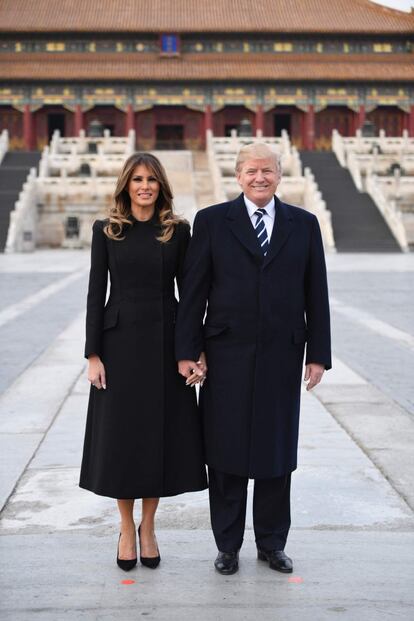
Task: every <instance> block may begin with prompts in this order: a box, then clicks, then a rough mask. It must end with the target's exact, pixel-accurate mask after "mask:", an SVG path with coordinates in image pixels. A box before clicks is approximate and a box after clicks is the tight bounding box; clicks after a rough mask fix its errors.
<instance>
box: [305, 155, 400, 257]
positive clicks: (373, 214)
mask: <svg viewBox="0 0 414 621" xmlns="http://www.w3.org/2000/svg"><path fill="white" fill-rule="evenodd" d="M301 160H302V163H303V165H304V166H308V167H309V168H310V169H311V171H312V173H313V175H314V176H315V179H316V182H317V184H318V186H319V189H320V191H321V192H322V196H323V198H324V200H325V202H326V206H327V208H328V209H329V211H330V212H331V214H332V227H333V232H334V236H335V243H336V248H337V250H338V251H339V252H400V247H399V245H398V244H397V242H396V240H395V238H394V236H393V234H392V233H391V231H390V229H389V228H388V225H387V223H386V222H385V220H384V218H383V217H382V215H381V213H380V212H379V210H378V208H377V206H376V205H375V203H374V201H373V200H372V199H371V197H370V196H369V195H368V194H367V193H365V192H359V191H358V190H357V188H356V187H355V184H354V182H353V180H352V177H351V175H350V173H349V171H348V170H346V169H345V168H342V166H341V165H340V164H339V162H338V160H337V158H336V156H335V154H334V153H330V152H317V151H307V152H306V151H305V152H302V153H301Z"/></svg>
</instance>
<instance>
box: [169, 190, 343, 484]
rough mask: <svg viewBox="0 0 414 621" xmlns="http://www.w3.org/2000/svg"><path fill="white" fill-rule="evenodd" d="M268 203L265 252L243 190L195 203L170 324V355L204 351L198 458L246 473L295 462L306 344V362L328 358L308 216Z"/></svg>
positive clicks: (318, 254)
mask: <svg viewBox="0 0 414 621" xmlns="http://www.w3.org/2000/svg"><path fill="white" fill-rule="evenodd" d="M275 207H276V215H275V222H274V228H273V233H272V237H271V240H270V246H269V249H268V253H267V256H266V257H263V255H262V253H261V250H260V247H259V243H258V240H257V237H256V234H255V232H254V229H253V226H252V224H251V221H250V218H249V216H248V213H247V209H246V206H245V203H244V199H243V195H240V196H239V197H238V198H237V199H235V200H234V201H230V202H227V203H223V204H220V205H213V206H212V207H208V208H207V209H203V210H201V211H200V212H198V214H197V216H196V219H195V221H194V230H193V238H192V240H191V243H190V246H189V250H188V252H187V258H186V262H185V269H184V285H183V293H182V296H181V300H180V305H179V310H178V318H177V326H176V357H177V359H178V360H186V359H191V360H198V356H199V355H200V352H201V351H202V350H205V351H206V354H207V364H208V376H207V380H206V382H205V384H204V387H203V388H202V390H201V405H202V412H203V421H204V437H205V448H206V461H207V464H208V465H209V466H211V467H213V468H215V469H216V470H220V471H221V472H226V473H230V474H236V475H239V476H248V477H250V478H268V477H278V476H282V475H285V474H287V473H289V472H291V471H293V470H294V469H295V468H296V464H297V442H298V425H299V405H300V387H301V378H302V366H303V355H304V348H305V343H307V348H306V350H307V351H306V362H315V363H320V364H322V365H324V366H325V368H326V369H329V368H330V367H331V354H330V326H329V305H328V289H327V280H326V269H325V259H324V252H323V246H322V240H321V234H320V230H319V224H318V221H317V218H316V217H315V216H314V215H312V214H311V213H309V212H307V211H305V210H303V209H300V208H298V207H293V206H291V205H287V204H285V203H282V202H281V201H279V200H278V199H277V198H276V197H275ZM206 303H207V315H206V317H205V321H204V325H203V318H204V315H205V311H206Z"/></svg>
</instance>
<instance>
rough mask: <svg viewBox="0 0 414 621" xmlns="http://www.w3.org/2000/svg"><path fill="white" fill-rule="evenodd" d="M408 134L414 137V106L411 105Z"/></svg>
mask: <svg viewBox="0 0 414 621" xmlns="http://www.w3.org/2000/svg"><path fill="white" fill-rule="evenodd" d="M408 135H409V136H410V138H414V106H411V108H410V112H409V114H408Z"/></svg>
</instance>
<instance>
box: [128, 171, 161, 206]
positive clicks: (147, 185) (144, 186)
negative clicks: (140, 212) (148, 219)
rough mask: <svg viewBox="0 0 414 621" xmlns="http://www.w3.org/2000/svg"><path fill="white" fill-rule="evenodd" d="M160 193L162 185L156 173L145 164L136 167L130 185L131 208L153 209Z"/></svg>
mask: <svg viewBox="0 0 414 621" xmlns="http://www.w3.org/2000/svg"><path fill="white" fill-rule="evenodd" d="M159 193H160V184H159V181H157V179H156V178H155V177H154V173H153V172H152V171H151V170H150V169H149V168H147V167H146V166H145V165H144V164H139V165H138V166H136V167H135V169H134V171H133V173H132V176H131V179H130V181H129V183H128V194H129V196H130V199H131V207H133V206H135V207H138V208H149V209H151V208H153V207H155V201H156V200H157V198H158V195H159Z"/></svg>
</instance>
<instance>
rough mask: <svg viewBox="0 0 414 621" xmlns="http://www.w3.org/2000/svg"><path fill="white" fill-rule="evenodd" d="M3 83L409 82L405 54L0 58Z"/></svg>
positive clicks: (412, 66) (411, 66) (413, 69)
mask: <svg viewBox="0 0 414 621" xmlns="http://www.w3.org/2000/svg"><path fill="white" fill-rule="evenodd" d="M0 79H1V80H10V79H12V80H18V81H22V80H28V81H33V80H53V81H59V80H72V81H73V80H78V81H85V80H95V81H96V80H101V81H102V80H103V81H105V80H111V81H113V80H128V81H132V80H133V81H141V80H145V81H146V82H148V81H154V80H163V81H165V80H166V81H168V80H169V81H173V80H181V81H187V80H190V81H196V80H227V81H229V80H230V81H231V80H254V81H257V80H262V81H263V80H264V81H269V80H272V81H273V80H308V81H309V80H330V81H339V80H347V81H365V82H366V81H393V82H395V81H412V80H414V63H413V62H412V60H411V57H410V55H408V54H399V55H397V54H396V55H393V56H385V55H378V54H376V55H374V54H371V55H367V54H365V55H356V54H355V55H354V54H353V55H352V56H351V55H350V56H347V57H344V56H339V55H330V56H321V54H280V55H278V56H277V58H275V56H274V55H273V54H272V55H271V54H248V55H238V54H226V55H224V54H209V55H208V56H205V57H203V56H200V55H196V54H188V55H185V56H182V57H178V58H161V57H159V56H158V55H156V54H140V55H139V56H138V55H137V54H120V55H116V56H115V55H114V54H93V55H90V54H88V55H86V54H66V53H62V54H59V55H57V54H53V55H51V54H47V53H43V54H23V53H20V54H6V53H3V54H1V55H0Z"/></svg>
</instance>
